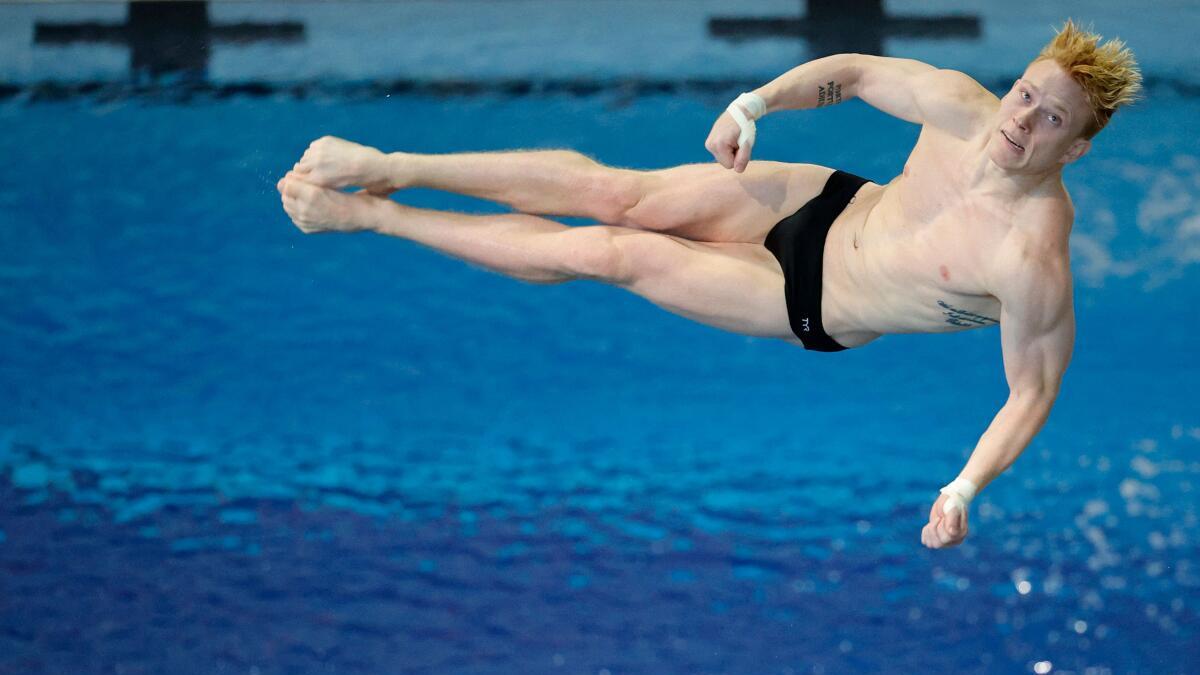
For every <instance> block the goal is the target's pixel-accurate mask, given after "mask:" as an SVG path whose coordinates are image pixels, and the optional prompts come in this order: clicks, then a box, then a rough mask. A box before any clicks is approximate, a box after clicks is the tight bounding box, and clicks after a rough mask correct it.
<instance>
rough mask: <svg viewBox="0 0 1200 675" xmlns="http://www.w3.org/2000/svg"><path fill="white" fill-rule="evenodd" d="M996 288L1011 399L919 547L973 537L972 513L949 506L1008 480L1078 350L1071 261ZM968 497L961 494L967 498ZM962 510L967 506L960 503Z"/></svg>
mask: <svg viewBox="0 0 1200 675" xmlns="http://www.w3.org/2000/svg"><path fill="white" fill-rule="evenodd" d="M1009 269H1011V270H1012V272H1011V273H1010V274H1008V275H1005V278H1004V279H1003V280H1002V281H1000V282H999V283H997V284H996V289H995V291H994V293H995V295H996V297H997V298H998V299H999V300H1000V346H1001V350H1002V352H1003V356H1004V375H1005V379H1007V380H1008V389H1009V395H1008V400H1007V401H1006V402H1005V403H1004V407H1002V408H1001V409H1000V412H999V413H998V414H997V415H996V417H995V419H994V420H992V423H991V425H990V426H988V428H987V431H985V432H984V434H983V436H982V437H981V438H980V439H979V443H978V444H977V445H976V446H975V451H974V452H973V453H972V454H971V457H970V459H969V460H968V461H967V465H966V466H965V467H964V468H963V470H962V473H960V474H959V479H960V480H965V481H969V484H968V483H965V482H960V480H956V481H955V482H954V483H952V484H951V485H948V486H947V488H949V489H947V490H943V494H942V495H941V497H940V498H939V499H938V500H937V502H936V503H935V504H934V506H933V509H932V510H931V512H930V516H929V524H928V525H926V526H925V530H924V531H922V534H921V541H922V542H923V543H925V545H926V546H929V547H930V548H941V547H943V546H954V545H957V544H959V543H961V542H962V540H963V538H965V537H966V535H967V514H966V508H957V509H956V508H954V507H953V506H951V508H950V509H949V513H945V512H944V511H943V508H944V507H945V506H946V505H947V502H953V501H955V499H956V498H958V499H961V498H963V497H965V501H967V502H969V501H970V499H971V498H973V497H974V494H973V491H972V488H974V489H975V490H982V489H983V488H984V487H985V486H986V485H987V484H988V483H990V482H992V480H994V479H995V478H996V477H997V476H999V475H1000V474H1001V473H1003V472H1004V471H1005V470H1006V469H1008V467H1009V466H1011V465H1012V463H1013V462H1015V461H1016V459H1017V457H1019V456H1020V455H1021V452H1022V451H1024V450H1025V448H1026V446H1028V445H1029V443H1030V441H1032V440H1033V437H1034V436H1035V435H1037V433H1038V431H1040V430H1041V428H1042V425H1044V424H1045V423H1046V419H1047V418H1048V417H1049V416H1050V409H1051V408H1052V407H1053V405H1054V401H1055V399H1056V398H1057V397H1058V391H1059V387H1060V385H1061V383H1062V378H1063V373H1064V372H1066V369H1067V364H1068V363H1070V360H1071V352H1072V350H1073V348H1074V344H1075V311H1074V305H1073V302H1072V293H1073V291H1072V284H1071V272H1070V264H1069V262H1068V260H1067V257H1066V256H1065V255H1063V256H1061V257H1057V256H1056V257H1055V258H1053V259H1051V260H1038V259H1034V258H1026V259H1024V260H1021V261H1020V263H1019V264H1017V265H1014V266H1012V267H1009ZM964 491H965V492H967V493H968V494H962V493H963V492H964ZM958 503H959V504H962V501H959V502H958Z"/></svg>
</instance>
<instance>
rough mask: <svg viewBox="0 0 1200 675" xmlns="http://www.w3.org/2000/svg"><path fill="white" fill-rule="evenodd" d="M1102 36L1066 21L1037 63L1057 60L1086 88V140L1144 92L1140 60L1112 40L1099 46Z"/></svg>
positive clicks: (1122, 44) (1039, 55)
mask: <svg viewBox="0 0 1200 675" xmlns="http://www.w3.org/2000/svg"><path fill="white" fill-rule="evenodd" d="M1099 42H1100V36H1099V35H1097V34H1095V33H1090V32H1088V31H1086V30H1083V29H1081V28H1080V27H1079V26H1077V25H1075V22H1074V21H1072V20H1070V19H1067V22H1066V23H1065V24H1063V27H1062V30H1060V31H1058V34H1057V35H1055V36H1054V39H1053V40H1051V41H1050V43H1049V44H1047V45H1046V46H1045V47H1043V48H1042V53H1041V54H1038V57H1037V58H1036V59H1034V62H1037V61H1041V60H1043V59H1049V60H1051V61H1054V62H1055V63H1057V64H1058V65H1059V66H1061V67H1062V68H1063V70H1065V71H1067V74H1068V75H1070V76H1071V79H1073V80H1075V81H1076V82H1077V83H1079V86H1080V87H1083V93H1084V95H1085V96H1087V100H1088V104H1089V105H1091V107H1092V114H1093V119H1092V120H1091V121H1089V122H1088V124H1087V126H1086V127H1084V130H1083V135H1084V137H1086V138H1091V137H1092V136H1095V135H1096V134H1097V133H1099V131H1100V130H1101V129H1103V128H1104V125H1106V124H1108V120H1109V118H1111V117H1112V115H1113V113H1114V112H1116V111H1117V108H1119V107H1121V106H1123V105H1125V104H1126V103H1132V102H1133V101H1134V100H1135V99H1136V98H1137V96H1138V93H1139V92H1140V91H1141V89H1142V74H1141V72H1139V71H1138V64H1137V60H1135V59H1134V58H1133V52H1131V51H1129V49H1128V48H1127V47H1126V46H1125V43H1124V42H1122V41H1120V40H1118V39H1112V40H1109V41H1108V42H1105V43H1104V44H1102V45H1101V44H1099Z"/></svg>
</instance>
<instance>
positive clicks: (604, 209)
mask: <svg viewBox="0 0 1200 675" xmlns="http://www.w3.org/2000/svg"><path fill="white" fill-rule="evenodd" d="M645 193H646V174H645V172H642V171H634V170H630V169H613V168H609V167H603V168H601V169H600V170H598V171H597V172H596V173H595V174H594V175H593V176H592V178H591V180H590V181H589V184H588V189H587V194H588V198H589V199H590V200H591V208H590V209H589V211H591V213H592V217H593V218H595V219H596V220H598V221H600V222H602V223H607V224H609V225H628V224H629V218H630V213H631V212H632V211H633V210H634V209H635V208H636V207H637V205H638V204H639V203H640V202H641V201H642V198H643V197H644V196H645Z"/></svg>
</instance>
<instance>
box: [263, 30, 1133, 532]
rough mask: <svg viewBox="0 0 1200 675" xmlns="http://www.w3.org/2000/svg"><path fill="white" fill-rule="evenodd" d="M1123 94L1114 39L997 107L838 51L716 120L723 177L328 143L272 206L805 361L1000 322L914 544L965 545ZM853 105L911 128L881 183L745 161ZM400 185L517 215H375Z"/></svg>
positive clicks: (903, 64) (1127, 93)
mask: <svg viewBox="0 0 1200 675" xmlns="http://www.w3.org/2000/svg"><path fill="white" fill-rule="evenodd" d="M1139 84H1140V76H1139V74H1138V71H1137V66H1136V63H1135V62H1134V60H1133V57H1132V54H1130V53H1129V51H1128V50H1126V49H1124V48H1123V45H1122V44H1121V43H1120V42H1118V41H1110V42H1108V43H1106V44H1104V45H1100V44H1099V43H1098V36H1096V35H1092V34H1089V33H1086V32H1084V31H1081V30H1079V29H1078V28H1077V27H1076V26H1075V25H1073V24H1072V23H1071V22H1067V24H1066V25H1065V26H1064V27H1063V29H1062V30H1061V31H1060V32H1059V33H1058V34H1057V36H1056V37H1055V38H1054V39H1053V40H1052V41H1051V42H1050V43H1049V44H1048V45H1047V46H1046V47H1045V48H1044V49H1043V51H1042V53H1041V54H1040V55H1039V56H1038V58H1037V59H1035V60H1034V61H1033V63H1031V64H1030V65H1029V67H1028V68H1027V69H1026V70H1025V73H1024V74H1023V75H1022V76H1021V78H1020V79H1018V80H1017V81H1016V82H1015V83H1014V84H1013V86H1012V89H1011V90H1010V91H1009V92H1008V93H1007V94H1005V95H1004V97H1003V98H1000V99H998V98H996V96H994V95H993V94H991V93H990V92H989V91H988V90H987V89H985V88H984V87H982V86H980V85H979V83H977V82H976V81H975V80H973V79H971V78H970V77H968V76H967V75H964V74H963V73H960V72H956V71H950V70H939V69H937V68H934V67H932V66H929V65H926V64H924V63H919V62H916V61H910V60H905V59H896V58H883V57H877V56H866V55H859V54H840V55H835V56H830V57H826V58H822V59H818V60H815V61H812V62H809V63H806V64H803V65H801V66H798V67H796V68H794V69H792V70H790V71H788V72H787V73H784V74H783V75H782V76H780V77H778V78H777V79H775V80H773V81H771V82H770V83H768V84H766V85H764V86H762V87H760V88H759V89H757V90H755V91H754V92H752V93H749V94H743V95H742V96H740V97H738V99H737V101H735V103H734V104H731V106H730V108H729V109H728V110H727V111H726V112H725V113H723V114H722V115H721V116H720V117H719V118H718V119H717V120H716V122H715V124H714V125H713V128H712V132H711V133H710V134H709V137H708V140H707V142H706V144H705V145H706V147H707V148H708V149H709V150H710V151H711V152H712V154H713V155H714V156H715V157H716V159H717V162H718V163H719V164H696V165H686V166H679V167H673V168H668V169H663V170H658V171H633V170H625V169H615V168H610V167H606V166H602V165H600V164H598V163H596V162H595V161H593V160H591V159H589V158H587V157H585V156H583V155H581V154H578V153H575V152H571V151H532V152H508V153H486V154H465V153H464V154H452V155H417V154H409V153H392V154H387V155H385V154H383V153H381V152H380V151H378V150H375V149H373V148H367V147H364V146H360V145H357V144H354V143H350V142H348V141H343V140H340V139H336V138H330V137H325V138H321V139H318V140H317V141H314V142H313V143H312V144H311V145H310V146H309V148H308V150H307V151H306V152H305V153H304V156H303V157H302V158H301V160H300V161H299V162H298V163H297V164H296V166H295V167H294V168H293V170H292V171H290V172H289V173H288V174H287V176H285V177H284V178H283V179H281V180H280V181H279V186H278V187H279V191H280V193H281V195H282V200H283V206H284V208H285V209H286V211H287V213H288V215H289V216H290V217H291V218H292V220H293V222H294V223H295V225H296V226H297V227H298V228H299V229H301V230H302V231H303V232H305V233H314V232H325V231H343V232H345V231H366V230H369V231H374V232H378V233H382V234H387V235H392V236H397V237H404V238H406V239H410V240H412V241H415V242H418V243H420V244H423V245H426V246H429V247H432V248H434V249H436V250H438V251H441V252H443V253H446V254H448V255H451V256H454V257H456V258H459V259H462V260H465V261H468V262H470V263H473V264H476V265H480V266H483V267H485V268H488V269H491V270H495V271H497V272H500V273H503V274H506V275H508V276H511V277H515V278H517V279H522V280H525V281H530V282H539V283H557V282H563V281H569V280H573V279H591V280H598V281H603V282H607V283H610V284H613V285H616V286H620V287H622V288H625V289H628V290H630V291H632V292H634V293H636V294H638V295H640V296H642V297H644V298H646V299H648V300H650V301H651V302H653V303H655V304H657V305H659V306H660V307H663V308H664V309H667V310H669V311H671V312H675V313H677V314H680V315H682V316H685V317H688V318H690V319H693V320H696V321H699V322H701V323H704V324H708V325H711V326H716V327H718V328H722V329H725V330H729V331H733V332H736V333H741V334H744V335H753V336H759V337H771V338H779V339H782V340H787V341H789V342H792V343H795V344H797V345H802V346H804V347H805V348H807V349H812V350H817V351H838V350H841V349H848V348H855V347H861V346H862V345H865V344H867V343H868V342H870V341H872V340H874V339H875V338H877V337H879V336H881V335H883V334H885V333H914V332H928V333H937V332H948V331H957V330H964V329H967V328H976V327H983V326H991V325H997V324H998V325H999V326H1000V343H1001V347H1002V353H1003V359H1004V371H1005V376H1006V378H1007V380H1008V385H1009V391H1010V394H1009V397H1008V400H1007V402H1005V404H1004V406H1003V407H1002V408H1001V409H1000V411H999V413H998V414H997V415H996V417H995V419H994V420H993V421H992V423H991V425H990V426H989V427H988V429H987V431H986V432H985V433H984V434H983V436H982V437H981V438H980V440H979V442H978V445H977V446H976V448H975V451H974V452H973V453H972V455H971V457H970V459H969V461H968V462H967V464H966V466H965V467H964V468H963V470H962V472H961V473H960V475H959V477H958V478H956V479H955V480H954V481H953V482H951V483H950V484H949V485H947V486H946V487H944V488H942V491H941V494H940V496H939V497H938V498H937V500H936V502H935V503H934V504H933V507H932V508H931V509H930V515H929V522H928V524H926V525H925V526H924V528H923V530H922V532H921V541H922V543H923V544H925V545H926V546H928V547H931V548H941V547H946V546H954V545H957V544H959V543H961V542H962V541H963V539H964V538H965V537H966V534H967V529H968V528H967V505H968V504H969V503H970V501H971V499H972V498H973V497H974V496H975V493H976V492H977V490H979V489H982V488H983V487H984V486H986V485H987V484H988V483H990V482H991V481H992V480H993V479H994V478H996V477H997V476H998V475H999V474H1001V473H1002V472H1003V471H1004V470H1005V469H1007V468H1008V467H1009V466H1010V465H1011V464H1012V463H1013V461H1014V460H1016V458H1017V456H1018V455H1020V454H1021V452H1022V451H1023V450H1024V449H1025V447H1026V446H1027V445H1028V444H1029V442H1030V441H1031V440H1032V439H1033V437H1034V435H1035V434H1036V433H1037V432H1038V430H1039V429H1041V427H1042V425H1043V424H1044V423H1045V421H1046V419H1047V417H1048V416H1049V413H1050V408H1051V406H1052V405H1053V404H1054V400H1055V398H1056V396H1057V394H1058V391H1059V385H1060V382H1061V380H1062V377H1063V373H1064V371H1065V370H1066V368H1067V363H1068V361H1069V360H1070V357H1071V351H1072V346H1073V342H1074V337H1075V319H1074V312H1073V307H1072V280H1071V269H1070V262H1069V258H1068V236H1069V234H1070V231H1071V224H1072V220H1073V218H1074V213H1073V209H1072V206H1071V201H1070V199H1069V197H1068V196H1067V191H1066V189H1065V187H1064V186H1063V181H1062V170H1063V167H1064V166H1065V165H1066V164H1069V163H1071V162H1073V161H1075V160H1077V159H1079V158H1080V157H1082V156H1083V155H1084V154H1085V153H1086V152H1087V151H1088V149H1089V147H1090V145H1091V140H1090V139H1091V138H1092V136H1094V135H1095V134H1096V132H1098V131H1099V130H1100V129H1101V128H1102V127H1103V126H1104V125H1105V124H1106V123H1107V122H1108V119H1109V117H1110V116H1111V115H1112V113H1113V112H1114V111H1115V110H1116V108H1118V107H1119V106H1121V105H1123V104H1125V103H1128V102H1129V101H1131V100H1132V99H1133V97H1134V96H1135V95H1136V93H1137V91H1138V89H1139ZM856 96H857V97H858V98H861V99H863V100H864V101H866V102H867V103H869V104H870V105H872V106H874V107H876V108H878V109H880V110H882V111H884V112H886V113H889V114H891V115H894V116H896V117H899V118H901V119H904V120H908V121H910V122H914V123H916V124H920V125H922V129H921V134H920V137H919V138H918V140H917V144H916V146H915V147H914V148H913V150H912V153H911V154H910V155H909V158H908V161H907V162H906V163H905V166H904V171H903V173H902V174H901V175H900V176H897V177H896V178H894V179H892V181H891V182H889V183H887V184H886V185H877V184H875V183H871V182H866V181H864V180H862V179H859V178H856V177H854V176H851V175H849V174H845V173H842V172H840V171H834V170H832V169H828V168H825V167H821V166H816V165H812V164H786V163H782V162H769V161H755V162H750V153H751V149H752V146H753V118H754V117H758V116H761V115H762V114H764V113H766V112H774V111H778V110H790V109H804V108H813V107H817V106H822V105H831V104H836V103H839V102H841V101H842V100H846V99H850V98H853V97H856ZM344 186H359V187H362V188H365V189H364V190H363V191H361V192H359V193H355V194H347V193H344V192H341V191H340V190H338V189H337V188H341V187H344ZM412 186H420V187H428V188H435V189H440V190H448V191H452V192H457V193H462V194H467V195H473V196H476V197H481V198H484V199H490V200H493V201H496V202H501V203H504V204H507V205H509V206H511V207H512V208H513V209H514V210H515V211H517V212H516V213H506V214H500V215H468V214H460V213H447V212H440V211H430V210H425V209H417V208H411V207H407V206H403V205H401V204H398V203H396V202H394V201H392V200H390V199H386V198H382V197H381V196H382V195H386V194H388V193H390V192H392V191H394V190H398V189H402V188H406V187H412ZM530 214H545V215H559V216H582V217H587V218H591V219H594V220H596V221H598V222H600V223H603V224H601V225H595V226H585V227H568V226H565V225H562V224H561V223H558V222H556V221H553V220H550V219H547V218H540V217H538V216H535V215H530Z"/></svg>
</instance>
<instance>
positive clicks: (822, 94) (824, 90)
mask: <svg viewBox="0 0 1200 675" xmlns="http://www.w3.org/2000/svg"><path fill="white" fill-rule="evenodd" d="M841 102H842V83H841V82H834V81H833V80H830V81H828V82H826V83H825V84H824V85H819V84H818V85H817V107H818V108H820V107H822V106H827V105H836V104H838V103H841Z"/></svg>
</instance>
